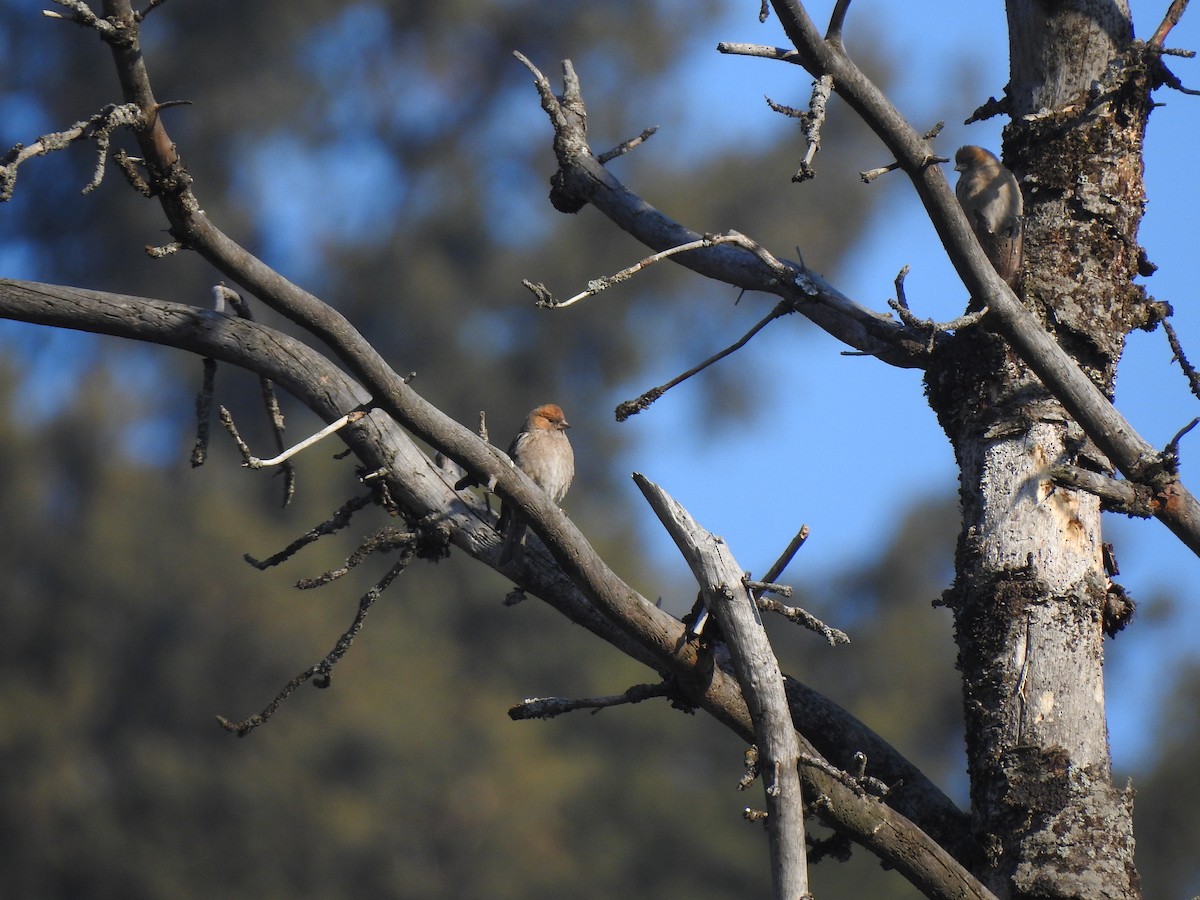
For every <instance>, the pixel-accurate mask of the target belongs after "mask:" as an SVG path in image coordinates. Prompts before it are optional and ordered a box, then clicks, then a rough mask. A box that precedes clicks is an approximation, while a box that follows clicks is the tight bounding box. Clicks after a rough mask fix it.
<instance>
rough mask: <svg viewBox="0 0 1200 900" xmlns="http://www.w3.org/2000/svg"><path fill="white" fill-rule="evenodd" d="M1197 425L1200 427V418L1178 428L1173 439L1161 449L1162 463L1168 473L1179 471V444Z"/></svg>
mask: <svg viewBox="0 0 1200 900" xmlns="http://www.w3.org/2000/svg"><path fill="white" fill-rule="evenodd" d="M1197 425H1200V416H1197V417H1196V418H1194V419H1192V421H1190V422H1188V423H1187V424H1186V425H1184V426H1183V427H1182V428H1180V429H1179V431H1177V432H1175V437H1173V438H1171V440H1170V441H1169V442H1168V443H1167V446H1166V447H1165V448H1164V449H1163V453H1162V455H1163V462H1164V463H1165V464H1166V467H1167V469H1168V470H1169V471H1171V472H1177V471H1179V442H1180V441H1181V440H1183V436H1184V435H1185V434H1187V433H1188V432H1189V431H1191V430H1192V429H1193V428H1195V427H1196V426H1197Z"/></svg>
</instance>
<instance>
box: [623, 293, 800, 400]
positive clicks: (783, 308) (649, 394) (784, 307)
mask: <svg viewBox="0 0 1200 900" xmlns="http://www.w3.org/2000/svg"><path fill="white" fill-rule="evenodd" d="M792 311H793V310H792V306H791V304H789V303H778V304H776V305H775V308H774V309H772V310H771V311H770V312H769V313H768V314H767V315H766V316H765V317H764V318H763V319H762V320H761V321H760V322H758V323H757V324H756V325H755V326H754V327H753V328H751V329H750V330H749V331H747V332H746V333H745V334H744V335H742V336H741V337H740V338H738V339H737V340H736V341H734V342H733V343H732V344H730V345H729V346H728V347H726V348H725V349H724V350H722V351H720V352H719V353H716V354H714V355H713V356H710V357H709V358H708V359H706V360H704V362H702V363H700V364H699V365H696V366H693V367H692V368H690V369H688V370H687V371H686V372H684V373H683V374H682V375H678V376H676V377H675V378H672V379H671V380H670V381H668V382H667V383H666V384H661V385H659V386H658V387H656V388H651V389H650V390H648V391H646V392H645V393H644V394H642V395H641V396H640V397H638V398H637V399H636V400H626V401H625V402H623V403H621V404H619V405H618V406H617V409H616V417H617V421H618V422H624V421H625V420H626V419H628V418H629V417H630V416H636V415H637V414H638V413H640V412H641V411H642V410H644V409H649V408H650V405H651V404H653V403H654V401H655V400H657V399H658V398H659V397H661V396H662V395H663V394H665V393H666V392H667V391H669V390H671V388H673V387H676V386H678V385H680V384H682V383H683V382H685V381H687V380H688V379H689V378H691V377H692V376H693V375H696V374H699V373H700V372H703V371H704V370H705V369H707V368H708V367H709V366H711V365H713V364H714V363H718V362H720V361H721V360H723V359H724V358H725V357H727V356H729V355H730V354H731V353H736V352H737V351H738V350H740V349H741V348H742V347H744V346H746V344H747V343H748V342H749V341H750V339H751V338H753V337H754V336H755V335H756V334H758V333H759V332H760V331H762V330H763V329H764V328H765V327H766V326H767V325H768V324H769V323H771V322H773V321H774V320H775V319H778V318H779V317H780V316H784V315H787V314H788V313H790V312H792Z"/></svg>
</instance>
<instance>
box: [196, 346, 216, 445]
mask: <svg viewBox="0 0 1200 900" xmlns="http://www.w3.org/2000/svg"><path fill="white" fill-rule="evenodd" d="M216 380H217V361H216V360H215V359H212V358H211V357H208V356H206V357H204V377H203V379H202V380H201V383H200V392H199V393H198V394H196V441H195V443H194V444H193V445H192V468H193V469H195V468H197V467H199V466H202V465H204V461H205V460H206V459H208V435H209V428H210V420H211V418H212V401H213V386H214V385H215V384H216Z"/></svg>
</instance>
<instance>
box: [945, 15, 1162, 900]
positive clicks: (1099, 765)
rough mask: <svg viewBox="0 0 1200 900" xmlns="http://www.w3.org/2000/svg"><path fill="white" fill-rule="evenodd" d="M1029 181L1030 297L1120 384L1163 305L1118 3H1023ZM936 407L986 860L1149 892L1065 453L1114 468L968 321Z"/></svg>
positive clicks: (1139, 123)
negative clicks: (956, 483) (1056, 476)
mask: <svg viewBox="0 0 1200 900" xmlns="http://www.w3.org/2000/svg"><path fill="white" fill-rule="evenodd" d="M1008 15H1009V28H1010V41H1011V48H1010V49H1011V65H1012V69H1011V80H1010V84H1009V88H1008V99H1007V102H1008V104H1009V112H1010V113H1011V115H1012V124H1011V125H1010V126H1009V127H1008V128H1007V129H1006V132H1005V149H1006V153H1005V158H1006V161H1007V163H1008V165H1009V166H1010V168H1012V169H1013V171H1014V173H1015V174H1016V175H1017V177H1018V180H1019V181H1020V182H1021V184H1022V188H1023V192H1024V194H1025V206H1026V211H1027V215H1026V225H1025V266H1024V272H1023V277H1022V281H1021V284H1020V286H1019V288H1018V291H1017V293H1018V296H1019V297H1021V298H1022V300H1023V301H1024V303H1025V305H1026V306H1027V308H1029V309H1030V310H1031V311H1032V312H1033V313H1034V314H1035V315H1036V316H1037V318H1038V319H1039V320H1040V321H1041V322H1042V324H1043V325H1044V326H1045V327H1046V329H1047V330H1048V331H1049V332H1050V333H1051V334H1052V335H1054V337H1055V338H1056V339H1057V341H1058V342H1059V344H1060V345H1061V346H1062V347H1063V348H1064V349H1065V350H1067V352H1068V353H1070V355H1071V356H1072V357H1073V358H1074V359H1075V360H1076V361H1077V362H1078V363H1079V365H1080V366H1081V368H1082V369H1083V370H1084V371H1085V372H1086V373H1087V374H1088V375H1089V376H1090V377H1091V378H1092V380H1093V381H1094V382H1095V383H1096V385H1097V387H1099V388H1100V389H1101V390H1102V391H1103V392H1104V393H1105V394H1106V395H1107V396H1109V397H1111V396H1112V390H1113V382H1114V378H1115V373H1116V366H1117V363H1118V361H1119V359H1120V356H1121V352H1122V350H1123V348H1124V343H1125V338H1126V336H1127V334H1128V333H1129V331H1130V330H1131V329H1132V328H1134V327H1145V326H1147V325H1150V324H1153V322H1154V321H1155V319H1156V315H1157V314H1156V311H1155V309H1154V307H1153V305H1152V304H1150V303H1148V302H1147V299H1146V297H1145V294H1144V292H1143V291H1142V290H1141V289H1140V288H1139V287H1137V286H1135V285H1134V284H1133V278H1134V276H1135V275H1137V274H1138V272H1139V265H1140V264H1141V262H1142V260H1143V259H1144V257H1143V256H1142V252H1141V248H1140V247H1139V246H1138V243H1137V229H1138V225H1139V224H1140V221H1141V216H1142V209H1143V202H1144V194H1143V185H1142V142H1143V135H1144V130H1145V124H1146V120H1147V116H1148V113H1149V109H1150V88H1151V87H1152V85H1151V79H1150V78H1149V77H1148V75H1147V67H1146V65H1145V63H1144V60H1143V58H1142V57H1140V56H1139V55H1138V54H1137V53H1136V48H1135V47H1134V45H1133V43H1132V26H1131V24H1130V19H1129V10H1128V7H1127V5H1126V4H1124V3H1121V2H1116V3H1113V2H1104V0H1095V2H1093V0H1076V2H1068V3H1062V4H1046V3H1037V2H1026V0H1014V2H1010V3H1009V6H1008ZM938 357H939V358H938V359H937V360H936V361H935V363H934V365H933V366H931V367H930V369H929V371H928V374H927V385H928V387H929V394H930V401H931V404H932V405H933V407H934V409H935V411H936V412H937V413H938V416H939V419H940V421H941V423H942V425H943V427H944V428H945V430H946V433H947V434H948V436H949V437H950V440H951V442H952V444H953V446H954V450H955V455H956V458H957V460H958V463H959V466H960V479H961V480H960V495H961V501H962V508H963V525H962V532H961V535H960V538H959V544H958V551H957V565H956V578H955V582H954V585H953V587H952V588H951V589H950V590H949V591H948V592H947V594H946V598H945V599H946V603H947V605H948V606H950V608H951V609H952V610H953V612H954V615H955V626H956V640H957V642H958V647H959V668H960V670H961V673H962V677H963V689H964V704H965V708H966V722H967V735H968V739H967V753H968V768H969V772H970V776H971V786H972V787H971V791H972V818H973V824H974V832H975V838H976V840H977V842H978V845H979V846H980V847H981V848H982V849H981V852H982V853H983V858H982V859H981V860H980V863H979V867H978V869H977V872H978V873H979V874H980V875H981V877H982V878H983V879H984V881H985V883H987V884H988V885H989V887H991V888H992V890H993V891H995V892H996V893H997V894H998V895H999V896H1005V897H1022V898H1025V897H1039V898H1040V897H1054V898H1067V897H1071V898H1085V897H1086V898H1107V897H1113V898H1116V897H1122V898H1129V897H1139V896H1140V888H1139V884H1138V876H1137V872H1136V870H1135V868H1134V863H1133V824H1132V796H1131V792H1129V791H1127V790H1122V789H1119V788H1117V787H1116V786H1115V785H1114V784H1113V782H1112V772H1111V761H1110V755H1109V746H1108V735H1107V728H1106V720H1105V710H1104V677H1103V660H1104V653H1103V639H1104V634H1105V626H1106V624H1109V623H1106V622H1105V609H1106V600H1107V597H1108V593H1109V591H1110V590H1111V589H1113V586H1112V585H1111V583H1110V581H1109V579H1108V576H1107V574H1106V572H1105V570H1104V564H1103V560H1102V537H1101V528H1100V504H1099V499H1098V498H1097V497H1095V496H1093V495H1090V494H1087V493H1084V492H1081V491H1076V490H1072V489H1068V488H1063V487H1056V486H1055V485H1054V484H1053V483H1052V481H1051V480H1050V477H1049V469H1050V468H1051V467H1052V466H1054V465H1057V464H1060V463H1069V464H1074V465H1078V466H1080V467H1082V468H1087V469H1093V470H1098V471H1102V472H1106V473H1111V471H1112V466H1111V464H1110V463H1109V461H1108V460H1107V459H1106V458H1105V457H1104V455H1103V454H1102V453H1101V452H1100V451H1099V450H1097V449H1096V447H1095V445H1094V444H1093V443H1092V442H1091V441H1089V440H1087V439H1086V438H1085V437H1084V435H1083V434H1082V431H1081V430H1080V429H1079V428H1078V426H1077V425H1076V424H1075V423H1074V422H1073V421H1072V420H1071V418H1070V416H1069V415H1068V414H1067V413H1066V411H1065V410H1064V409H1063V408H1062V406H1061V404H1059V403H1058V402H1057V401H1056V400H1054V399H1053V398H1052V397H1051V396H1050V395H1049V393H1048V392H1047V391H1046V390H1045V388H1044V387H1043V386H1042V384H1041V382H1040V381H1039V380H1038V379H1037V377H1036V376H1035V375H1034V374H1033V373H1032V372H1031V371H1030V369H1029V367H1028V366H1026V365H1025V364H1024V363H1023V362H1022V361H1021V360H1019V359H1018V358H1017V357H1016V356H1015V355H1014V354H1013V353H1012V352H1011V350H1010V349H1009V347H1008V345H1007V344H1006V343H1005V342H1004V341H1003V340H1002V339H1001V338H998V337H996V336H994V335H991V334H988V333H986V332H984V331H983V330H982V329H971V330H969V331H967V332H963V333H961V334H960V335H959V336H958V338H957V339H956V340H955V341H954V342H953V343H951V344H950V345H949V346H947V347H946V349H945V351H944V352H941V353H939V354H938Z"/></svg>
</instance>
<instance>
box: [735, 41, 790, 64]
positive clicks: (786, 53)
mask: <svg viewBox="0 0 1200 900" xmlns="http://www.w3.org/2000/svg"><path fill="white" fill-rule="evenodd" d="M717 52H718V53H725V54H728V55H730V56H756V57H758V58H760V59H778V60H780V61H782V62H790V63H796V64H797V65H799V63H800V54H799V53H797V52H796V51H795V50H794V49H788V48H786V47H767V46H764V45H762V44H744V43H739V42H737V41H721V42H720V43H719V44H717Z"/></svg>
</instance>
